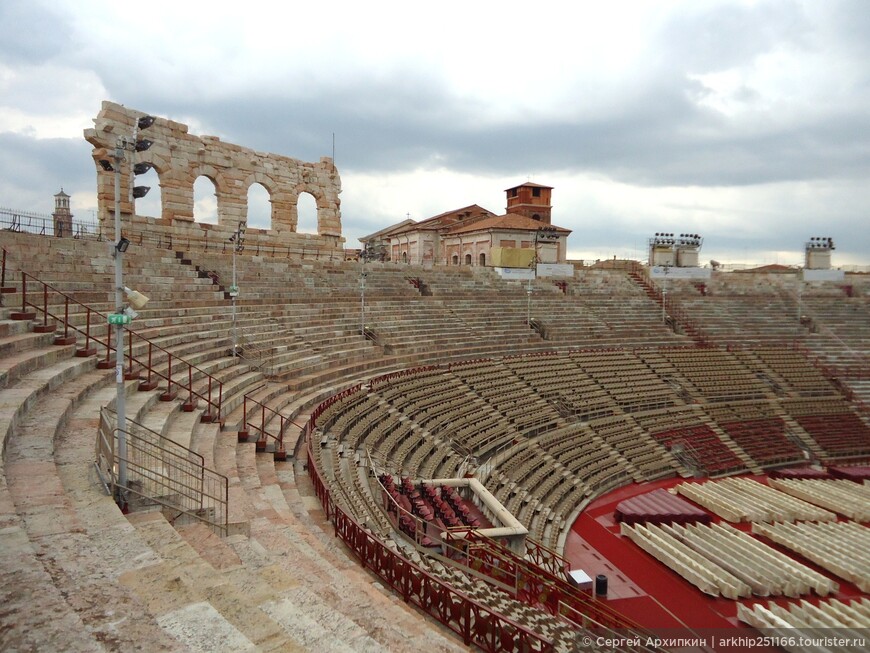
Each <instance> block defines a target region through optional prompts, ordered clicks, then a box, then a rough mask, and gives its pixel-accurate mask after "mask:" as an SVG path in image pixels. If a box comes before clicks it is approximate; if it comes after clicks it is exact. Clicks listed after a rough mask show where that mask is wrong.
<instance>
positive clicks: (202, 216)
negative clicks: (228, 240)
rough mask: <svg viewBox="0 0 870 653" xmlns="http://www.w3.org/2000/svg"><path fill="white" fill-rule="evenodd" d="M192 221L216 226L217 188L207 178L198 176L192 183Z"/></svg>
mask: <svg viewBox="0 0 870 653" xmlns="http://www.w3.org/2000/svg"><path fill="white" fill-rule="evenodd" d="M193 221H194V222H201V223H204V224H218V196H217V186H216V185H215V183H214V180H212V179H211V178H209V177H206V176H205V175H200V176H199V177H197V178H196V181H195V182H193Z"/></svg>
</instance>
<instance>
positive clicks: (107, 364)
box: [97, 331, 124, 370]
mask: <svg viewBox="0 0 870 653" xmlns="http://www.w3.org/2000/svg"><path fill="white" fill-rule="evenodd" d="M120 346H121V347H123V344H121V345H120ZM111 347H112V335H111V332H110V331H107V332H106V358H105V359H104V360H101V361H99V362H98V363H97V367H98V368H99V369H101V370H108V369H110V368H113V367H115V363H114V361H112V360H111V359H110V357H109V350H110V349H111ZM121 353H122V354H123V353H124V352H123V351H122V352H121ZM117 358H118V352H115V359H117Z"/></svg>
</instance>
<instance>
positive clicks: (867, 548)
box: [752, 521, 870, 592]
mask: <svg viewBox="0 0 870 653" xmlns="http://www.w3.org/2000/svg"><path fill="white" fill-rule="evenodd" d="M752 532H753V533H758V534H759V535H763V536H765V537H766V538H768V539H770V540H771V541H773V542H776V543H777V544H781V545H782V546H784V547H786V548H788V549H790V550H791V551H794V552H795V553H799V554H800V555H802V556H803V557H805V558H806V559H807V560H810V561H812V562H814V563H816V564H817V565H819V566H820V567H823V568H824V569H827V570H828V571H830V572H831V573H832V574H835V575H837V576H839V577H840V578H843V579H845V580H847V581H850V582H852V583H854V584H855V585H856V586H857V587H858V589H860V590H861V591H862V592H870V529H868V528H866V527H864V526H861V525H860V524H858V523H856V522H851V521H850V522H833V523H832V522H815V523H814V522H799V523H787V522H777V523H774V524H753V525H752Z"/></svg>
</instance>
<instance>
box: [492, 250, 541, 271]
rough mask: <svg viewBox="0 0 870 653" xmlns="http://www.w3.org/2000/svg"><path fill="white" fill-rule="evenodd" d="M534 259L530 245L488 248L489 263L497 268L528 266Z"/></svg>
mask: <svg viewBox="0 0 870 653" xmlns="http://www.w3.org/2000/svg"><path fill="white" fill-rule="evenodd" d="M534 261H535V250H534V249H532V248H531V247H527V248H521V247H493V248H492V249H491V250H490V265H492V266H493V267H497V268H530V267H532V265H533V264H534Z"/></svg>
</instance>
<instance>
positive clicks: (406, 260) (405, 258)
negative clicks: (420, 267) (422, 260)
mask: <svg viewBox="0 0 870 653" xmlns="http://www.w3.org/2000/svg"><path fill="white" fill-rule="evenodd" d="M407 262H408V252H402V263H407Z"/></svg>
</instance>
